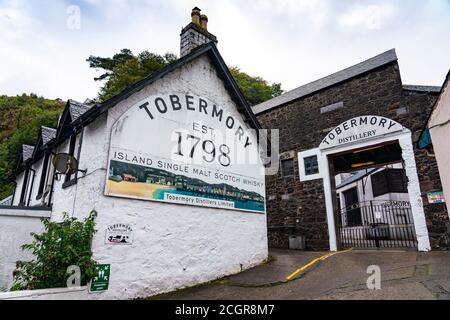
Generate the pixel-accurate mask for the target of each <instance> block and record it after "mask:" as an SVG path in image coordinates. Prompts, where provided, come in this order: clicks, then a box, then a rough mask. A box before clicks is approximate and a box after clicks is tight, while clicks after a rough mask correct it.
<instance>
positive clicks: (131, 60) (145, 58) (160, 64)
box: [87, 49, 177, 101]
mask: <svg viewBox="0 0 450 320" xmlns="http://www.w3.org/2000/svg"><path fill="white" fill-rule="evenodd" d="M176 60H177V57H176V56H175V55H174V54H171V53H166V54H165V55H163V56H161V55H158V54H155V53H150V52H148V51H144V52H142V53H140V54H139V55H137V56H135V55H133V53H132V52H131V50H129V49H123V50H122V51H120V53H118V54H116V55H114V56H113V57H112V58H103V57H95V56H90V57H89V58H88V59H87V62H89V66H90V67H91V68H95V69H101V70H103V71H104V73H103V74H102V75H101V76H100V77H98V78H95V80H96V81H106V83H105V84H104V86H103V87H102V88H101V89H100V93H99V96H98V99H99V100H100V101H105V100H108V99H110V98H112V97H114V96H115V95H117V94H119V93H120V92H122V91H123V90H124V89H126V88H127V87H129V86H131V85H133V84H134V83H136V82H138V81H139V80H142V79H144V78H145V77H147V76H149V75H151V74H152V73H154V72H156V71H158V70H161V69H162V68H164V67H165V66H167V65H168V64H170V63H172V62H174V61H176Z"/></svg>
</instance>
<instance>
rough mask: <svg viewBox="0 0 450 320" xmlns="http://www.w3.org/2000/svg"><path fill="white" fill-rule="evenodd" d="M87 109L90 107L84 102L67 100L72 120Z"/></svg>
mask: <svg viewBox="0 0 450 320" xmlns="http://www.w3.org/2000/svg"><path fill="white" fill-rule="evenodd" d="M89 109H91V107H90V106H88V105H85V104H83V103H81V102H78V101H75V100H69V111H70V117H71V118H72V121H75V120H77V119H78V118H79V117H81V116H82V115H83V114H84V113H86V112H87V111H88V110H89Z"/></svg>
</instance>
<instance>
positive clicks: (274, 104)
mask: <svg viewBox="0 0 450 320" xmlns="http://www.w3.org/2000/svg"><path fill="white" fill-rule="evenodd" d="M439 91H440V88H439V87H431V86H415V85H404V84H403V83H402V80H401V77H400V70H399V64H398V61H397V56H396V52H395V50H390V51H387V52H385V53H383V54H381V55H378V56H376V57H373V58H371V59H369V60H367V61H364V62H362V63H359V64H357V65H355V66H352V67H350V68H348V69H345V70H342V71H339V72H337V73H335V74H332V75H330V76H327V77H325V78H323V79H320V80H317V81H314V82H312V83H309V84H306V85H304V86H301V87H299V88H297V89H294V90H292V91H290V92H287V93H285V94H283V95H281V96H279V97H276V98H274V99H272V100H270V101H267V102H265V103H262V104H260V105H257V106H255V107H254V108H253V110H254V112H255V114H256V115H257V117H258V120H259V121H260V123H261V125H262V126H263V127H264V128H268V129H280V149H281V155H280V168H281V169H280V172H279V174H278V175H275V176H268V177H267V181H266V182H267V200H268V202H267V210H268V227H269V243H270V246H272V247H279V248H287V247H289V243H290V239H291V240H293V239H294V240H295V238H293V237H300V239H302V240H303V243H305V242H306V248H307V249H315V250H319V249H329V248H330V246H331V249H336V248H337V247H339V246H341V247H345V245H342V237H344V233H345V230H343V226H342V223H343V220H344V219H343V218H342V217H339V212H338V210H340V209H341V208H339V207H338V203H337V201H336V190H335V188H336V183H335V180H336V179H335V176H334V175H332V174H329V172H330V171H331V170H334V171H336V170H335V169H336V168H334V169H333V168H332V165H333V164H334V166H336V165H339V161H338V160H340V161H341V163H342V161H350V163H351V161H352V158H349V157H348V155H345V156H341V157H340V158H339V156H337V157H334V158H333V156H334V155H336V154H338V153H339V152H341V153H343V151H346V152H347V153H348V151H349V150H353V156H354V155H355V154H357V153H358V152H363V151H364V153H365V154H364V156H365V157H366V158H367V157H370V156H371V157H373V159H371V160H367V159H366V162H365V163H353V166H354V168H359V169H370V168H371V167H374V166H376V165H379V166H380V165H382V164H385V163H392V162H397V163H403V166H404V167H405V171H406V173H407V174H408V177H407V183H408V190H409V197H410V200H411V204H410V205H411V211H412V213H411V212H410V214H411V215H413V216H414V224H415V225H411V226H409V227H412V228H413V229H414V231H415V232H416V233H417V235H415V236H414V239H413V240H414V241H415V242H417V241H418V242H419V249H420V250H422V251H427V250H429V249H430V247H433V248H436V247H438V246H439V239H440V237H441V236H442V234H443V233H444V232H445V231H446V223H447V222H448V214H447V208H446V205H445V204H442V203H441V204H433V203H429V202H428V199H427V194H429V193H431V192H434V191H442V186H441V181H440V177H439V170H438V167H437V164H436V159H435V158H434V157H433V156H432V155H430V154H428V153H427V152H426V151H424V150H420V149H419V148H418V147H417V141H418V139H419V136H420V134H421V131H422V129H423V127H424V125H425V124H426V122H427V119H428V117H429V115H430V112H431V109H432V106H433V104H434V103H435V101H436V99H437V96H438V94H439ZM365 116H371V117H369V118H366V117H365ZM375 116H377V117H375ZM358 117H360V118H358ZM380 117H381V118H380ZM351 119H356V120H351ZM372 119H373V121H374V124H377V123H378V124H382V125H383V127H384V124H386V128H381V129H382V130H381V129H380V130H378V129H377V128H375V127H374V126H372V127H371V123H367V122H365V121H369V122H371V121H372ZM378 119H381V120H380V122H377V120H378ZM360 121H361V122H365V123H364V126H363V127H364V128H365V130H366V131H358V130H357V128H356V125H357V124H358V125H359V124H360V123H359V122H360ZM387 123H392V126H394V128H395V127H397V128H398V129H396V130H395V131H397V132H398V136H396V134H395V133H392V132H389V130H387V129H388V128H387V127H388V126H387ZM340 124H342V125H341V126H339V125H340ZM366 124H367V125H366ZM353 125H355V128H353V127H354V126H353ZM389 127H390V126H389ZM346 130H349V132H352V135H347V136H344V137H341V136H342V135H345V133H342V134H341V132H345V131H346ZM372 132H373V135H374V136H373V137H372V136H371V135H372ZM339 135H341V136H339ZM401 135H404V136H403V138H399V137H400V136H401ZM336 136H337V137H338V138H339V141H338V138H336ZM409 137H411V138H409ZM335 138H336V140H333V139H335ZM330 140H333V141H330ZM370 141H373V142H372V143H371V142H370ZM402 141H403V142H402ZM394 142H397V145H396V146H395V145H393V146H392V147H389V146H385V145H384V144H386V143H394ZM374 143H376V144H377V146H376V147H375V148H374V147H373V144H374ZM399 144H400V146H399ZM380 145H383V146H382V147H380ZM339 147H342V148H341V150H339V152H338V153H336V152H337V151H336V150H338V149H339ZM368 147H369V149H370V148H372V149H376V148H379V149H378V150H379V152H376V151H377V150H372V152H370V151H366V150H361V148H366V149H367V148H368ZM400 147H401V148H400ZM358 148H360V150H356V151H355V149H358ZM389 148H391V149H389ZM383 149H384V150H383ZM332 150H335V151H336V152H334V151H333V152H334V155H333V152H332ZM395 150H397V151H395ZM412 152H413V153H412ZM396 153H397V158H396V159H390V160H389V161H388V160H385V161H384V162H382V160H381V157H383V156H391V157H393V156H394V154H396ZM409 154H411V155H414V157H413V159H408V155H409ZM402 157H403V159H402ZM410 158H411V157H410ZM327 159H328V160H327ZM331 159H337V160H334V161H332V160H331ZM372 160H374V161H372ZM329 165H330V166H329ZM416 167H417V169H416ZM308 171H309V172H308ZM341 172H349V170H344V169H342V170H341ZM417 177H418V181H416V180H417ZM417 182H418V183H417ZM359 207H362V205H359ZM358 210H360V209H358ZM392 210H395V208H391V211H392ZM379 219H381V220H380V221H381V222H380V223H376V220H377V219H374V220H375V221H368V222H367V224H364V223H362V224H361V226H360V230H363V231H364V232H365V235H362V236H361V237H362V238H364V237H365V239H366V240H364V241H362V240H361V239H362V238H358V239H356V241H355V243H353V244H351V245H349V246H356V247H358V246H362V247H372V246H375V242H376V246H377V247H378V246H380V245H381V246H388V247H396V246H402V243H393V242H389V241H385V240H386V239H387V238H382V237H379V238H377V239H376V240H377V241H374V242H373V243H372V244H369V240H368V239H369V238H367V237H368V236H367V234H369V233H370V232H378V231H380V230H381V229H382V228H383V225H385V226H384V228H385V231H386V230H388V229H389V228H391V229H389V230H390V231H391V233H392V226H388V223H382V218H380V217H379ZM398 227H399V228H400V231H402V232H403V231H404V230H403V229H401V228H402V226H401V225H400V224H399V225H398ZM372 228H373V229H375V230H370V229H372ZM381 231H382V230H381ZM381 231H380V232H381ZM382 233H383V232H381V233H380V234H382ZM428 239H429V240H430V241H428ZM430 242H431V245H430Z"/></svg>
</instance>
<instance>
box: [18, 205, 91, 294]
mask: <svg viewBox="0 0 450 320" xmlns="http://www.w3.org/2000/svg"><path fill="white" fill-rule="evenodd" d="M96 216H97V213H96V212H95V211H92V212H91V213H90V215H89V217H87V218H86V219H85V220H84V222H80V221H78V220H77V219H75V218H69V217H68V215H67V214H64V221H63V222H62V223H54V222H50V221H48V220H45V219H44V220H43V224H44V227H45V231H44V233H42V234H40V235H38V234H32V236H33V238H34V240H33V243H31V244H26V245H24V246H22V249H23V250H28V251H30V252H31V253H33V255H34V256H35V260H33V261H30V262H24V261H19V262H17V268H16V270H15V271H14V286H13V287H12V288H11V291H18V290H38V289H52V288H63V287H66V285H67V284H66V282H67V278H68V276H69V275H68V274H67V273H66V272H67V268H68V267H69V266H78V267H80V269H81V285H86V284H87V283H88V282H89V281H90V280H91V279H92V277H93V276H94V274H95V266H96V264H97V263H96V262H95V261H94V260H92V251H91V242H92V238H93V237H94V233H95V232H96V231H95V218H96Z"/></svg>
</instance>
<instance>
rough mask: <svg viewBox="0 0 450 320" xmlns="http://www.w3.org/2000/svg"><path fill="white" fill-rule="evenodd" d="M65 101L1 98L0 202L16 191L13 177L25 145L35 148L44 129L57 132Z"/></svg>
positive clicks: (28, 96)
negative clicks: (40, 131) (52, 129)
mask: <svg viewBox="0 0 450 320" xmlns="http://www.w3.org/2000/svg"><path fill="white" fill-rule="evenodd" d="M63 109H64V103H63V102H62V101H54V100H48V99H44V98H42V97H38V96H36V95H34V94H30V95H26V94H23V95H21V96H16V97H7V96H0V200H1V199H3V198H5V197H7V196H9V195H10V194H11V193H12V190H13V189H14V184H13V183H11V178H12V176H13V175H14V172H15V169H16V166H17V161H18V158H19V155H20V152H21V150H22V144H29V145H34V144H35V143H36V140H37V136H38V134H39V129H40V127H41V126H47V127H52V128H55V127H56V125H57V123H58V117H59V114H60V113H61V112H62V110H63Z"/></svg>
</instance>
